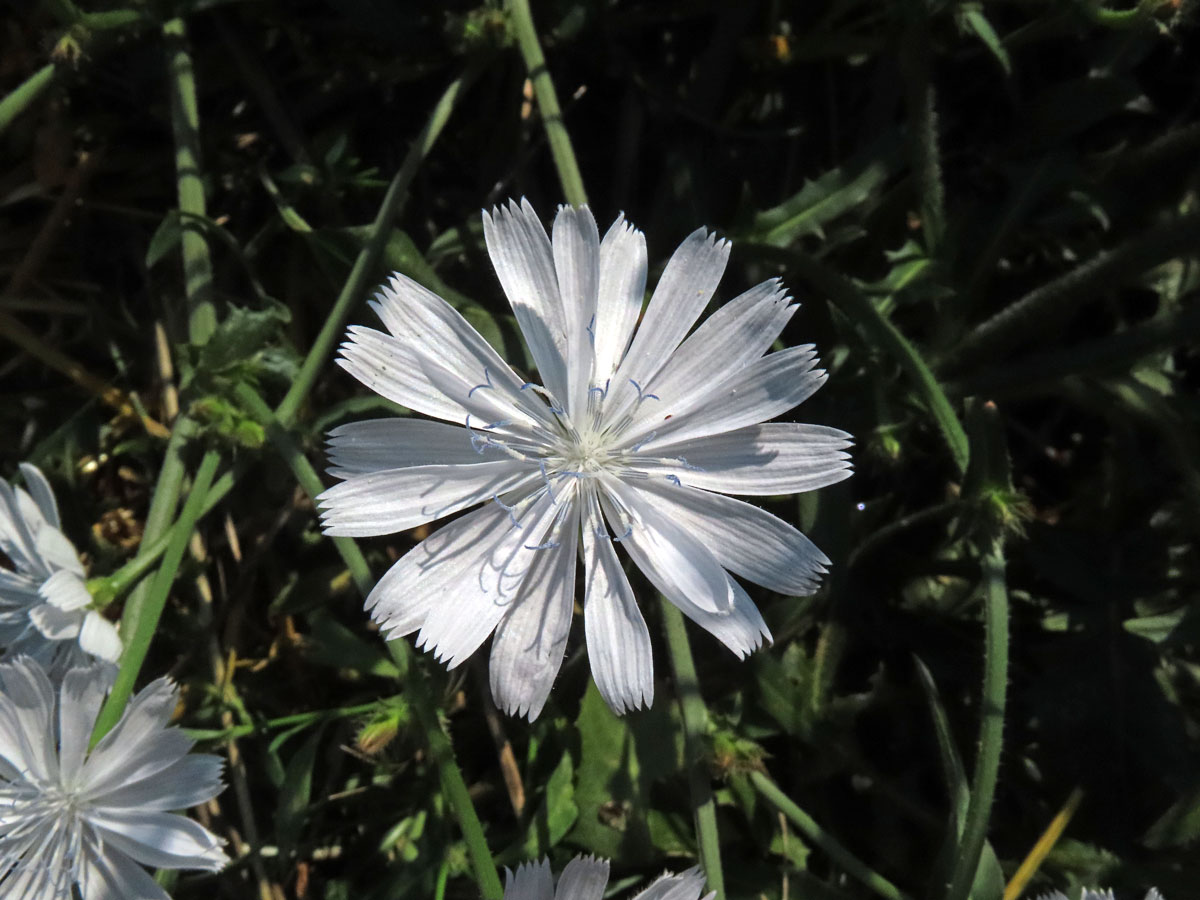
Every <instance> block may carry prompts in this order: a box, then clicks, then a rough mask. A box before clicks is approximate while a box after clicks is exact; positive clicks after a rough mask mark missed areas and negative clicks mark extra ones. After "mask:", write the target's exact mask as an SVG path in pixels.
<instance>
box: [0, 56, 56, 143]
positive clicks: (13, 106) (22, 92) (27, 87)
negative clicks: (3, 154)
mask: <svg viewBox="0 0 1200 900" xmlns="http://www.w3.org/2000/svg"><path fill="white" fill-rule="evenodd" d="M53 80H54V65H53V64H48V65H44V66H42V67H41V68H40V69H38V70H37V71H36V72H34V73H33V74H32V75H30V76H29V77H28V78H26V79H25V80H24V81H22V82H21V83H20V84H19V85H17V87H16V90H14V91H13V92H12V93H11V94H9V95H8V96H7V97H5V98H4V99H3V100H0V134H3V133H4V132H5V131H6V130H7V129H8V126H9V125H11V124H12V123H13V119H15V118H16V117H17V116H19V115H20V114H21V113H23V112H25V110H27V109H28V108H29V107H30V106H31V105H33V102H34V101H35V100H37V98H38V97H40V96H42V93H43V92H44V91H45V90H46V88H48V87H50V82H51V81H53Z"/></svg>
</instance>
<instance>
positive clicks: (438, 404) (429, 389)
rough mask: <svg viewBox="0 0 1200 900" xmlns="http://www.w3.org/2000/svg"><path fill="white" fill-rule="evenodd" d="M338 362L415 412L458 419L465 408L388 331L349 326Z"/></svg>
mask: <svg viewBox="0 0 1200 900" xmlns="http://www.w3.org/2000/svg"><path fill="white" fill-rule="evenodd" d="M346 337H347V340H346V342H345V343H344V344H342V345H341V347H339V348H338V351H339V352H340V353H341V357H340V358H339V359H338V360H337V364H338V365H339V366H341V367H342V368H343V369H345V370H346V371H347V372H349V373H350V374H351V375H353V376H354V377H355V378H357V379H358V380H359V381H361V382H362V383H363V384H364V385H366V386H367V387H369V388H370V389H371V390H373V391H374V392H375V393H377V394H379V395H380V396H382V397H385V398H387V399H388V400H391V401H392V402H393V403H399V404H400V405H401V406H404V407H407V408H408V409H411V410H413V411H414V412H419V413H424V414H425V415H427V416H433V417H434V418H437V419H449V420H451V421H454V422H461V421H463V419H464V418H465V417H466V415H467V411H466V409H465V408H463V406H462V404H461V403H459V402H457V400H455V399H452V398H450V397H447V396H446V395H445V394H443V393H442V392H441V391H440V390H438V389H437V388H435V387H434V386H433V385H432V384H430V382H429V378H428V376H427V375H426V374H425V370H424V369H423V368H422V366H421V364H420V362H419V361H418V359H417V356H416V354H415V353H414V352H413V350H412V348H410V347H408V346H407V345H405V344H404V343H402V342H400V341H398V340H396V339H395V338H394V337H392V336H391V335H388V334H384V333H383V332H381V331H376V330H375V329H374V328H365V327H363V326H361V325H352V326H350V328H349V329H348V330H347V332H346Z"/></svg>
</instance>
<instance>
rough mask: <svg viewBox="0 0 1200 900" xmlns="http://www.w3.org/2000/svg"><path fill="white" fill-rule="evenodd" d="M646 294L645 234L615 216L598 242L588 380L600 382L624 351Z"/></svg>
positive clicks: (612, 370) (613, 370) (608, 374)
mask: <svg viewBox="0 0 1200 900" xmlns="http://www.w3.org/2000/svg"><path fill="white" fill-rule="evenodd" d="M645 295H646V236H645V235H643V234H642V233H641V232H640V231H638V230H637V229H636V228H634V227H633V226H632V225H629V224H627V223H626V221H625V217H624V216H623V215H621V216H617V219H616V221H615V222H613V223H612V227H611V228H609V229H608V232H607V233H606V234H605V235H604V240H603V241H601V242H600V283H599V290H598V295H597V299H596V325H595V328H593V329H592V330H593V331H594V332H595V335H596V340H595V347H594V350H595V363H594V365H593V375H592V380H593V381H594V382H595V384H597V385H599V386H603V385H604V382H605V381H607V380H608V379H609V378H611V377H612V374H613V373H614V372H615V371H616V370H617V366H618V365H619V364H620V362H621V357H622V356H624V355H625V350H626V348H627V347H628V346H629V339H630V338H631V337H633V329H634V326H635V325H637V320H638V316H640V315H641V314H642V300H643V299H644V298H645Z"/></svg>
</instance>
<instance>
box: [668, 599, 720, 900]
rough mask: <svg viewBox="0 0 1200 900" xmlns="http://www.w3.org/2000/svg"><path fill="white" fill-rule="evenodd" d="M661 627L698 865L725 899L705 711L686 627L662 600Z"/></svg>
mask: <svg viewBox="0 0 1200 900" xmlns="http://www.w3.org/2000/svg"><path fill="white" fill-rule="evenodd" d="M660 607H661V609H662V619H663V628H664V629H665V631H666V633H667V650H668V653H669V655H670V657H671V668H672V669H673V670H674V672H675V689H676V691H677V692H678V694H679V709H680V712H681V714H682V715H683V744H684V765H685V766H686V767H687V774H688V788H689V789H690V791H691V795H692V812H693V814H694V815H695V819H696V840H697V843H698V844H699V845H700V865H701V866H702V867H703V868H704V875H705V877H706V878H707V879H708V887H709V889H710V890H713V891H716V893H717V900H724V898H725V873H724V870H723V869H722V866H721V840H720V837H719V836H718V834H717V804H716V801H715V800H714V799H713V791H712V779H711V777H710V776H709V773H708V768H707V755H706V754H705V752H704V739H705V736H706V735H707V733H708V709H707V708H706V707H705V705H704V698H703V697H702V696H701V694H700V682H699V681H698V679H697V678H696V662H695V660H694V659H692V648H691V645H690V644H689V643H688V636H687V627H686V625H685V624H684V621H683V613H681V612H680V611H679V609H678V607H676V606H675V604H673V603H670V602H668V601H667V600H665V599H663V600H662V602H661V604H660Z"/></svg>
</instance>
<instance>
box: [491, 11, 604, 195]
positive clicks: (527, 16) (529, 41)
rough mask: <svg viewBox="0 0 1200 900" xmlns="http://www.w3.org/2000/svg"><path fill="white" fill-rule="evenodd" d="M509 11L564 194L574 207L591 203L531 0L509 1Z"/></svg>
mask: <svg viewBox="0 0 1200 900" xmlns="http://www.w3.org/2000/svg"><path fill="white" fill-rule="evenodd" d="M508 14H509V17H510V20H511V21H512V26H513V30H514V31H516V33H517V45H518V46H519V47H520V48H521V56H522V58H523V59H524V60H525V68H526V69H528V70H529V80H530V81H531V82H532V83H533V95H534V96H535V97H536V98H537V104H538V110H539V111H540V112H541V114H542V126H543V127H544V128H545V129H546V139H547V140H548V141H549V142H550V154H551V155H552V156H553V157H554V167H555V168H556V169H558V179H559V181H560V182H561V183H562V189H563V196H564V197H566V198H567V202H568V203H570V204H571V205H572V206H583V205H584V204H585V203H587V192H586V191H585V190H584V189H583V176H582V175H580V174H579V162H578V161H577V160H576V159H575V148H574V147H572V146H571V136H570V135H569V134H568V133H567V126H566V125H564V124H563V117H562V108H561V107H560V106H559V105H558V93H557V92H556V91H555V90H554V79H553V78H551V77H550V70H549V69H548V68H546V56H545V54H544V53H542V45H541V44H540V43H539V42H538V36H537V28H536V27H535V26H534V24H533V13H532V12H530V10H529V0H509V2H508Z"/></svg>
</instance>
